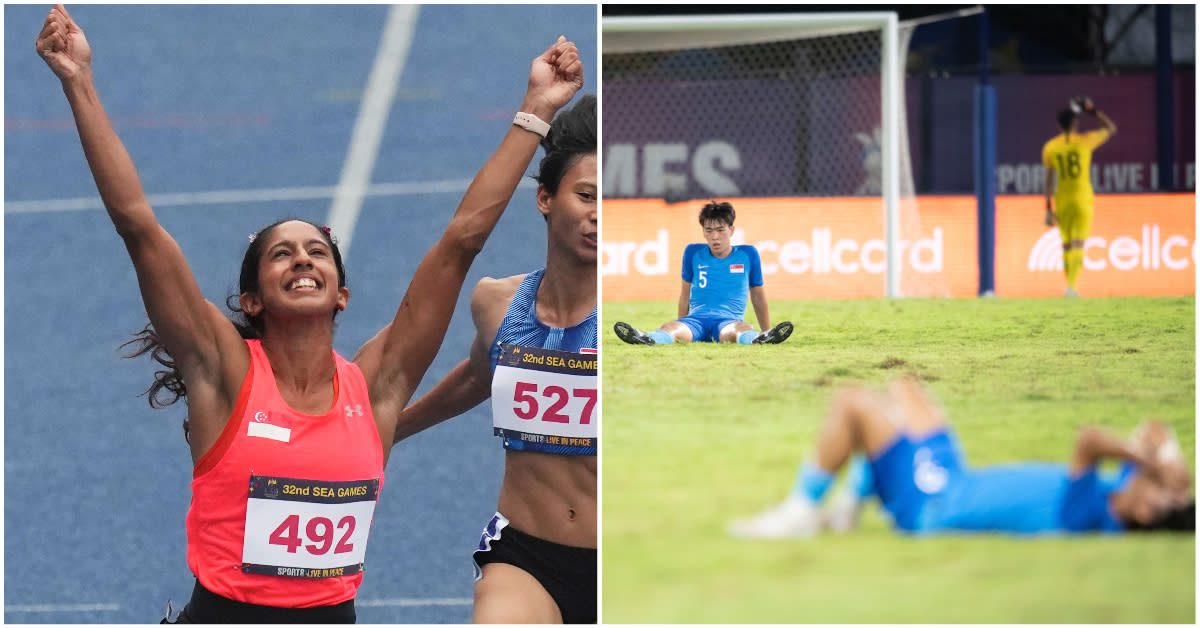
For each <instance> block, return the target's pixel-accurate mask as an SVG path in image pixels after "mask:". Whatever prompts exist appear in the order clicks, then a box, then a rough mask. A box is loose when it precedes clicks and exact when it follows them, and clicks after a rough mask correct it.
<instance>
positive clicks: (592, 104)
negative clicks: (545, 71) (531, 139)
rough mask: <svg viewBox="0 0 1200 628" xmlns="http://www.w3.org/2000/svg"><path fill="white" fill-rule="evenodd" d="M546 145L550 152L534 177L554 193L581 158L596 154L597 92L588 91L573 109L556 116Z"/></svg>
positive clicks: (544, 139)
mask: <svg viewBox="0 0 1200 628" xmlns="http://www.w3.org/2000/svg"><path fill="white" fill-rule="evenodd" d="M542 148H544V149H546V155H545V156H544V157H542V161H541V162H540V163H539V164H538V173H537V175H536V176H534V179H535V180H537V182H538V184H539V185H541V186H542V187H543V188H545V190H546V191H547V192H549V193H550V194H551V195H552V196H553V195H554V194H557V193H558V185H559V183H562V180H563V177H564V176H566V174H567V172H568V171H569V170H570V169H571V168H572V167H573V166H574V165H575V164H576V163H578V162H579V160H580V159H583V158H584V157H585V156H586V155H594V154H596V95H595V94H585V95H584V96H583V97H581V98H580V99H579V102H577V103H575V105H574V106H572V107H571V108H570V109H567V110H566V111H562V112H560V113H559V114H558V115H557V116H555V118H554V122H552V123H550V132H549V133H547V134H546V137H544V138H542Z"/></svg>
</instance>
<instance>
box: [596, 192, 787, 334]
mask: <svg viewBox="0 0 1200 628" xmlns="http://www.w3.org/2000/svg"><path fill="white" fill-rule="evenodd" d="M734 217H735V213H734V211H733V205H730V204H729V203H718V202H716V201H712V202H711V203H708V204H707V205H705V206H704V208H703V209H701V210H700V226H701V227H703V228H704V240H705V242H704V243H695V244H689V245H687V248H685V249H684V250H683V287H682V289H681V290H680V291H679V318H678V319H677V320H673V321H669V322H666V323H663V324H662V326H661V327H659V328H658V329H657V330H655V331H652V332H650V333H645V332H642V331H639V330H637V329H635V328H634V327H633V326H632V325H630V324H629V323H623V322H620V321H618V322H617V323H616V324H615V325H613V331H615V332H616V333H617V337H618V338H620V339H621V340H624V341H625V342H627V343H629V344H632V345H657V344H668V343H672V342H693V341H695V342H736V343H739V344H743V345H748V344H756V345H762V344H779V343H781V342H783V341H784V340H787V338H788V336H790V335H792V324H791V323H789V322H786V321H785V322H782V323H779V324H778V325H776V326H774V327H771V315H770V314H769V313H768V311H767V292H766V289H765V288H763V278H762V263H761V262H760V260H759V257H758V249H756V248H754V246H753V245H750V244H737V245H735V244H733V243H732V242H731V241H730V240H731V239H732V238H733V219H734ZM747 295H748V296H749V297H750V302H751V303H752V304H753V305H754V315H755V317H757V318H758V326H759V328H760V329H762V330H763V331H762V332H756V331H754V326H753V325H751V324H750V323H747V322H746V321H744V320H742V318H743V317H744V316H745V314H746V297H747Z"/></svg>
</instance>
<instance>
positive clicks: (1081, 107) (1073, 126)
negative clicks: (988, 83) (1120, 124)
mask: <svg viewBox="0 0 1200 628" xmlns="http://www.w3.org/2000/svg"><path fill="white" fill-rule="evenodd" d="M1080 113H1086V114H1088V115H1091V116H1093V117H1095V118H1096V120H1098V121H1099V122H1100V126H1101V128H1099V129H1097V130H1095V131H1088V132H1086V133H1080V132H1079V114H1080ZM1058 127H1059V128H1060V129H1062V133H1060V134H1058V135H1057V136H1055V137H1054V138H1053V139H1051V140H1050V141H1049V142H1046V145H1045V146H1043V147H1042V165H1043V166H1045V169H1046V187H1045V190H1046V226H1048V227H1053V226H1054V225H1055V224H1056V223H1057V224H1058V230H1059V233H1061V234H1062V241H1063V270H1064V271H1065V272H1066V275H1067V296H1068V297H1077V296H1079V293H1077V292H1076V291H1075V281H1076V280H1077V279H1079V271H1080V269H1082V268H1083V245H1084V243H1085V242H1087V239H1088V234H1089V233H1090V232H1091V228H1092V197H1093V192H1092V178H1091V171H1092V151H1093V150H1095V149H1096V148H1098V147H1099V146H1100V145H1101V144H1103V143H1105V142H1107V141H1108V138H1110V137H1112V136H1113V134H1114V133H1116V132H1117V125H1116V124H1115V123H1113V121H1112V119H1111V118H1109V117H1108V116H1106V115H1104V112H1102V111H1099V110H1097V109H1096V106H1095V105H1094V104H1092V99H1091V98H1087V97H1080V98H1075V99H1072V100H1071V104H1070V107H1069V108H1067V109H1063V110H1062V111H1059V112H1058ZM1055 181H1057V182H1058V184H1057V186H1055V185H1053V184H1054V182H1055ZM1051 195H1053V201H1051V198H1052V197H1051ZM1055 210H1057V211H1055Z"/></svg>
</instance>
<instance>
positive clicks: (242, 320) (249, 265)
mask: <svg viewBox="0 0 1200 628" xmlns="http://www.w3.org/2000/svg"><path fill="white" fill-rule="evenodd" d="M292 221H299V222H303V223H307V224H310V225H312V226H313V227H316V228H317V230H318V231H320V232H321V235H322V236H323V237H324V238H325V242H326V243H327V244H328V245H329V248H330V250H331V251H332V252H333V262H334V265H336V266H337V273H338V288H344V287H345V286H346V268H345V267H344V266H343V264H342V252H341V251H340V250H339V249H338V246H337V242H336V241H335V240H334V238H333V236H332V235H331V234H330V233H329V230H328V228H326V227H323V226H321V225H318V224H317V223H315V222H311V221H308V220H304V219H303V218H284V219H283V220H279V221H276V222H273V223H271V224H269V225H267V226H266V227H263V228H262V229H261V230H260V231H259V232H258V233H256V234H255V235H254V237H253V238H252V239H251V241H250V245H249V246H248V247H246V254H245V255H244V256H243V257H242V270H241V273H240V275H239V277H238V294H231V295H229V296H228V297H227V298H226V299H225V306H226V307H227V308H229V310H230V313H231V316H230V322H232V323H233V326H234V327H236V328H237V330H238V333H240V334H241V335H242V338H247V339H251V338H262V335H263V322H262V316H261V315H260V316H249V315H247V314H246V312H244V311H243V310H242V308H241V304H240V302H239V299H238V297H239V296H240V295H241V294H243V293H246V292H258V290H259V283H258V263H259V259H260V258H261V257H262V254H263V249H264V248H265V247H266V245H267V240H268V239H269V237H270V235H271V232H272V231H274V230H275V228H276V227H278V226H279V225H282V224H283V223H285V222H292ZM333 316H334V317H335V318H336V317H337V310H336V309H335V310H334V311H333ZM126 347H132V348H131V349H130V351H129V353H126V354H124V355H123V356H121V357H125V358H136V357H139V356H142V355H145V354H147V353H149V354H150V359H152V360H154V361H155V362H158V363H159V364H161V365H162V366H163V367H165V368H164V369H162V370H159V371H155V373H154V383H153V384H151V385H150V387H149V388H147V389H146V392H144V393H142V394H143V395H145V396H146V397H147V399H148V400H149V402H150V407H151V408H155V409H159V408H165V407H167V406H169V405H171V404H173V403H175V402H176V401H179V400H180V399H184V400H185V401H186V400H187V386H186V385H184V383H183V376H182V375H180V373H179V369H178V368H177V367H176V365H175V359H174V358H172V357H171V354H170V353H168V352H167V348H166V346H164V345H163V344H162V341H161V340H160V339H159V337H158V332H156V331H155V330H154V326H153V325H151V324H147V325H146V327H145V328H144V329H142V330H141V331H139V332H137V333H135V334H133V338H131V339H130V340H128V341H127V342H125V343H124V344H122V345H121V347H120V348H121V349H124V348H126ZM184 433H185V434H186V433H187V421H186V420H185V421H184Z"/></svg>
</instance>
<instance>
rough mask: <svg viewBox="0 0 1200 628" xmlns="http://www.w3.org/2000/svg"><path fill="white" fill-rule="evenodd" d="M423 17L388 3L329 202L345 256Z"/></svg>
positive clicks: (331, 222) (412, 9) (407, 7)
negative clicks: (346, 153) (398, 85)
mask: <svg viewBox="0 0 1200 628" xmlns="http://www.w3.org/2000/svg"><path fill="white" fill-rule="evenodd" d="M416 22H417V7H416V6H415V5H393V6H392V7H391V8H390V9H388V20H387V25H386V26H384V29H383V41H382V42H380V44H379V51H378V52H377V53H376V54H375V65H374V66H373V67H372V68H371V74H370V76H368V77H367V88H366V91H365V92H364V93H363V100H362V107H361V108H360V109H359V111H358V119H357V120H355V121H354V133H353V135H352V136H351V138H350V154H349V155H347V156H346V163H345V165H344V166H343V167H342V179H341V181H339V182H338V186H337V191H336V193H335V194H334V197H333V203H331V204H330V206H329V218H328V219H326V221H325V224H326V225H329V227H330V229H332V230H333V233H334V234H335V235H336V236H337V238H338V248H340V249H341V252H342V257H343V258H345V257H347V254H348V253H349V252H350V242H351V239H352V238H353V235H354V224H355V223H356V222H357V221H358V212H359V210H360V209H362V202H363V190H365V189H366V186H367V184H368V183H369V182H370V180H371V172H372V170H374V169H375V158H376V157H377V156H378V155H379V141H380V139H381V138H382V137H383V130H384V127H385V126H386V124H387V118H388V112H389V111H390V110H391V108H392V100H393V99H394V98H395V96H396V84H397V83H398V82H399V80H400V74H401V72H403V71H404V63H405V61H406V60H407V58H408V49H409V44H411V43H412V33H413V28H414V27H415V26H416Z"/></svg>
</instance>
